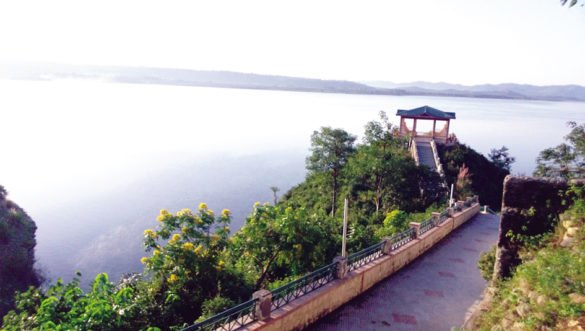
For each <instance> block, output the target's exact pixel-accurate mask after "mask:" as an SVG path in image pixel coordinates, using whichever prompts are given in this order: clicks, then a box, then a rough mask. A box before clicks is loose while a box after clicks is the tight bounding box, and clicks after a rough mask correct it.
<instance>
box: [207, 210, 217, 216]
mask: <svg viewBox="0 0 585 331" xmlns="http://www.w3.org/2000/svg"><path fill="white" fill-rule="evenodd" d="M207 215H209V216H211V217H213V215H215V214H214V212H213V210H211V209H209V210H207Z"/></svg>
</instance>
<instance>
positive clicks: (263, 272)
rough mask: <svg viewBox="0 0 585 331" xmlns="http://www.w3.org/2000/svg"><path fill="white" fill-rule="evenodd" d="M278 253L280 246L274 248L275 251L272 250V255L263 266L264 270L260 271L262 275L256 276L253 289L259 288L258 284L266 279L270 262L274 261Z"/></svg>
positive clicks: (260, 284)
mask: <svg viewBox="0 0 585 331" xmlns="http://www.w3.org/2000/svg"><path fill="white" fill-rule="evenodd" d="M278 253H280V248H278V249H277V250H276V252H274V255H272V256H271V257H270V260H268V263H266V266H265V267H264V270H263V271H262V275H260V278H258V280H257V281H256V285H255V286H254V289H255V290H259V289H260V286H262V283H263V282H264V279H266V276H267V275H268V269H270V265H271V264H272V262H274V260H275V259H276V257H277V256H278Z"/></svg>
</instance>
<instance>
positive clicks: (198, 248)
mask: <svg viewBox="0 0 585 331" xmlns="http://www.w3.org/2000/svg"><path fill="white" fill-rule="evenodd" d="M202 249H203V246H201V245H197V247H195V250H194V252H195V254H199V252H201V250H202Z"/></svg>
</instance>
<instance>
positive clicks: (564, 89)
mask: <svg viewBox="0 0 585 331" xmlns="http://www.w3.org/2000/svg"><path fill="white" fill-rule="evenodd" d="M0 78H5V79H31V80H53V79H93V80H106V81H111V82H118V83H134V84H162V85H186V86H208V87H224V88H244V89H262V90H284V91H304V92H323V93H353V94H377V95H429V96H449V97H466V98H496V99H525V100H550V101H585V87H583V86H579V85H558V86H534V85H523V84H496V85H491V84H486V85H475V86H465V85H459V84H448V83H429V82H422V81H419V82H413V83H399V84H397V83H391V82H386V81H368V82H352V81H343V80H321V79H311V78H298V77H286V76H273V75H258V74H250V73H240V72H230V71H203V70H188V69H168V68H147V67H115V66H81V65H64V64H53V63H36V62H31V63H23V62H9V63H7V62H4V63H0Z"/></svg>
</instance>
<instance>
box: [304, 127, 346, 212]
mask: <svg viewBox="0 0 585 331" xmlns="http://www.w3.org/2000/svg"><path fill="white" fill-rule="evenodd" d="M355 139H356V137H355V136H353V135H351V134H349V133H348V132H346V131H344V130H342V129H332V128H330V127H322V128H321V130H320V131H314V132H313V135H312V136H311V155H310V156H309V157H308V158H307V170H309V172H310V175H311V174H320V175H322V176H323V178H324V182H325V183H327V184H328V185H329V187H330V188H331V196H332V201H331V215H335V205H336V203H337V195H338V193H339V187H340V184H341V176H342V169H343V167H344V166H345V164H346V163H347V160H348V158H349V156H350V155H351V154H352V153H353V152H354V146H353V144H354V142H355Z"/></svg>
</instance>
